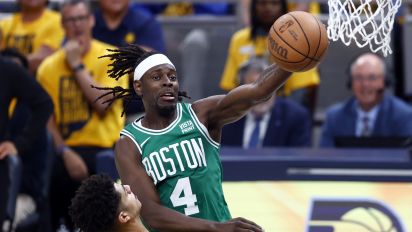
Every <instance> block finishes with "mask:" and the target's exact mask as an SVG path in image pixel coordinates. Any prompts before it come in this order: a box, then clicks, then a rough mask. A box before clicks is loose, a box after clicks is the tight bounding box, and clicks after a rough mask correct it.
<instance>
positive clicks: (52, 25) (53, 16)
mask: <svg viewBox="0 0 412 232" xmlns="http://www.w3.org/2000/svg"><path fill="white" fill-rule="evenodd" d="M17 2H18V3H19V7H20V11H19V12H18V13H15V14H13V15H12V16H11V17H9V18H6V19H4V20H2V21H0V31H1V34H2V37H3V39H2V41H1V44H0V48H7V47H9V48H16V49H17V50H18V51H20V52H21V53H23V54H24V55H25V56H26V57H27V59H28V61H29V70H30V71H31V72H32V73H35V71H36V70H37V68H38V66H39V65H40V63H41V62H42V61H43V59H44V58H46V57H47V56H49V55H50V54H52V53H53V52H54V51H55V50H56V49H57V48H59V46H60V44H61V42H62V40H63V36H64V33H63V30H62V28H61V26H60V15H59V14H58V13H56V12H53V11H51V10H49V9H47V2H48V1H47V0H35V1H33V0H18V1H17Z"/></svg>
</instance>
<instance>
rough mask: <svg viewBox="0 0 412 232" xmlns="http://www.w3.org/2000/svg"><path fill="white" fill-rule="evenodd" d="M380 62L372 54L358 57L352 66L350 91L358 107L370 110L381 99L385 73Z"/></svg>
mask: <svg viewBox="0 0 412 232" xmlns="http://www.w3.org/2000/svg"><path fill="white" fill-rule="evenodd" d="M383 65H384V64H383V63H382V60H381V59H380V58H378V57H376V56H375V55H373V54H367V55H364V56H362V57H360V58H359V59H358V60H357V61H355V63H354V64H353V65H352V69H351V74H352V75H351V78H352V91H353V94H354V95H355V97H356V99H357V101H358V103H359V105H360V106H361V107H362V108H363V109H364V110H370V109H371V108H373V107H374V106H376V105H377V104H379V102H380V101H381V99H382V95H383V91H384V88H385V71H384V66H383Z"/></svg>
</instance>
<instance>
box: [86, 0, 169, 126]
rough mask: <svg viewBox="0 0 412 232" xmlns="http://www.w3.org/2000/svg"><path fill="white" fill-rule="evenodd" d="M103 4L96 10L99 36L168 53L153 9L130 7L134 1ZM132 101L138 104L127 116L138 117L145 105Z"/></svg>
mask: <svg viewBox="0 0 412 232" xmlns="http://www.w3.org/2000/svg"><path fill="white" fill-rule="evenodd" d="M99 4H100V9H98V10H96V12H95V13H94V15H95V18H96V25H95V26H94V27H93V36H94V37H95V38H96V39H98V40H100V41H103V42H105V43H108V44H111V45H114V46H118V47H123V46H127V45H128V44H138V45H140V46H143V47H145V48H147V49H148V50H153V49H154V50H157V51H159V52H161V53H164V52H165V43H164V39H163V32H162V28H161V26H160V24H159V23H158V22H157V21H156V18H155V17H153V15H152V14H151V13H150V12H148V11H147V10H144V9H141V8H138V7H132V6H130V0H99ZM132 83H133V79H132V78H129V85H132ZM132 94H133V95H135V94H136V93H135V92H134V91H133V93H132ZM132 104H135V105H133V106H131V107H127V109H126V116H127V117H128V118H129V119H133V120H134V118H135V116H136V114H138V113H140V112H143V105H142V104H141V102H133V103H132Z"/></svg>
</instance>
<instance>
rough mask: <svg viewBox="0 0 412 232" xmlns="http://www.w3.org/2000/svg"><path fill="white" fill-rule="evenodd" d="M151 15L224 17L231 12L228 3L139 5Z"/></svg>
mask: <svg viewBox="0 0 412 232" xmlns="http://www.w3.org/2000/svg"><path fill="white" fill-rule="evenodd" d="M139 6H141V7H142V8H145V9H147V10H149V11H150V12H152V13H153V14H161V15H164V16H188V15H216V16H217V15H226V14H229V12H230V11H231V7H230V4H228V3H190V2H185V1H182V2H176V3H161V4H159V3H158V4H153V3H150V4H139Z"/></svg>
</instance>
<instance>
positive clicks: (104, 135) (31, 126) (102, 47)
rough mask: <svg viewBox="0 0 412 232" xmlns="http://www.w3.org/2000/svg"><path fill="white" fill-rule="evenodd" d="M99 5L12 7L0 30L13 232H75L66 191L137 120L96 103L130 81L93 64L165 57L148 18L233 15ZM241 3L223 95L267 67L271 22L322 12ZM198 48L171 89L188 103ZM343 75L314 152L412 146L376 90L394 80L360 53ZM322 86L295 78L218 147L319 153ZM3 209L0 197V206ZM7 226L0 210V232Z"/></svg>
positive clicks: (411, 132) (185, 52) (200, 39)
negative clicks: (127, 52)
mask: <svg viewBox="0 0 412 232" xmlns="http://www.w3.org/2000/svg"><path fill="white" fill-rule="evenodd" d="M97 3H98V4H97V5H95V6H94V7H93V6H91V5H90V4H89V3H88V2H87V1H85V0H64V1H62V4H61V5H60V8H59V11H54V10H51V9H50V8H49V4H50V3H49V1H48V0H17V2H16V6H17V8H16V9H17V11H15V12H14V13H12V14H11V15H10V16H9V17H6V18H3V19H1V20H0V49H1V51H0V81H1V84H0V102H1V103H0V176H1V175H3V174H2V167H3V166H4V163H5V162H6V160H7V159H8V157H10V156H15V157H18V158H19V159H20V160H21V163H22V165H23V174H22V181H21V183H20V193H19V197H18V199H17V206H16V214H15V215H11V216H10V215H8V216H9V217H11V218H12V219H13V224H12V225H11V227H13V228H17V231H46V232H48V231H53V232H54V231H61V232H63V231H64V229H66V230H72V229H74V228H73V223H72V220H71V218H70V217H69V214H68V207H69V205H70V202H71V199H72V198H73V196H74V195H75V191H76V190H77V189H78V188H79V186H80V184H81V181H83V180H85V179H86V178H87V177H89V176H90V175H93V174H96V173H100V172H103V171H102V170H99V168H98V165H97V163H98V162H99V157H101V156H103V155H109V156H111V155H112V153H113V150H112V149H113V146H114V143H115V141H116V140H117V139H118V138H119V132H120V131H121V129H122V128H123V127H124V125H125V122H126V120H128V121H132V120H133V119H135V117H136V116H137V115H138V114H139V113H141V112H142V111H143V108H142V107H143V106H142V104H141V103H140V102H132V103H131V104H126V103H123V102H122V101H117V102H115V103H113V104H111V103H110V102H108V101H106V100H107V99H108V98H110V97H111V93H110V92H109V91H108V90H106V89H105V88H106V87H114V86H120V87H122V88H124V89H126V88H128V87H129V86H132V85H133V76H132V75H130V76H129V79H127V78H120V79H119V80H115V79H113V78H110V77H109V76H108V74H107V71H108V70H109V69H110V66H109V62H110V60H109V59H104V58H100V57H102V56H105V55H106V54H107V50H106V49H113V48H115V47H122V46H125V45H127V44H138V45H140V46H142V47H143V48H144V49H145V50H154V51H158V52H161V53H165V54H167V53H168V51H167V46H166V44H167V41H166V39H165V36H164V31H163V30H162V26H161V24H160V23H159V22H158V21H157V18H156V16H157V15H163V16H167V17H176V16H185V15H204V14H207V15H214V16H215V17H219V16H222V15H227V14H233V12H235V11H236V7H237V6H233V3H187V2H183V3H168V4H160V3H157V4H138V3H136V2H135V1H132V0H116V1H115V0H98V1H97ZM239 4H242V8H241V9H242V10H241V19H242V22H241V25H242V28H240V29H239V30H238V31H237V32H235V33H234V34H233V35H232V36H231V39H230V45H229V47H228V48H227V58H226V63H225V66H224V70H223V71H222V73H221V80H220V84H219V87H220V88H221V89H222V91H231V90H232V89H233V88H235V87H237V86H239V85H243V84H249V83H252V82H254V81H255V80H257V78H258V77H259V74H261V73H262V71H263V70H264V69H265V68H266V67H267V66H268V65H269V64H271V63H272V62H273V61H272V60H271V57H270V55H269V53H268V51H267V35H268V32H269V29H270V26H271V25H272V23H273V22H274V21H275V20H276V19H277V18H278V17H280V16H281V15H283V14H285V13H286V12H288V11H290V10H306V11H309V12H311V13H314V14H316V13H319V12H320V9H321V8H320V5H319V4H318V3H308V4H297V5H296V4H291V3H288V2H287V0H242V1H241V2H240V3H239ZM0 8H2V7H1V3H0ZM208 46H213V45H210V43H209V41H208V38H207V32H205V31H204V30H201V29H198V28H194V30H192V31H191V32H189V33H188V35H187V37H186V38H185V40H184V41H182V43H181V44H180V48H181V52H182V60H183V61H184V62H183V64H184V65H183V67H182V70H181V73H182V76H183V77H184V79H183V80H181V82H182V85H183V86H185V87H186V88H187V89H185V90H188V91H189V96H191V97H192V100H197V99H200V98H202V97H205V96H203V94H202V89H203V88H204V86H201V85H200V84H199V83H203V82H202V81H201V79H203V78H207V76H206V75H205V72H204V70H205V66H204V63H205V62H206V61H205V59H206V58H207V53H206V52H207V50H208ZM342 65H344V66H347V67H348V68H347V69H348V76H349V77H348V78H349V79H348V88H349V89H350V90H351V92H352V94H353V96H352V97H351V98H350V99H348V100H346V101H343V102H340V103H337V104H336V105H333V106H331V107H330V108H329V109H327V110H326V118H325V121H324V123H323V125H322V128H321V138H320V144H319V146H321V147H334V146H335V138H336V137H341V136H346V137H350V136H351V137H370V136H381V137H409V136H412V121H411V118H412V106H410V105H409V104H408V103H406V102H403V100H401V99H400V98H397V97H395V96H393V95H392V94H390V93H388V91H386V88H387V87H388V86H389V85H390V82H391V79H393V77H390V76H391V75H390V73H389V70H390V69H389V68H388V67H387V64H386V62H385V60H384V59H383V58H382V57H380V56H378V55H376V54H372V53H364V54H361V55H359V56H357V57H355V58H354V60H353V62H351V63H349V64H342ZM178 72H179V70H178ZM124 75H128V73H125V74H124ZM192 76H193V79H191V77H192ZM194 77H196V78H198V79H195V78H194ZM179 81H180V80H179ZM321 84H322V82H321V76H320V72H319V70H318V68H314V69H312V70H309V71H307V72H301V73H294V74H293V75H292V77H291V78H290V79H289V80H288V81H287V82H286V84H285V85H284V86H283V87H282V88H281V89H280V90H279V91H278V93H277V95H276V96H273V97H272V98H271V99H269V100H268V101H266V102H263V103H261V104H259V105H257V106H256V107H254V108H253V109H252V110H250V112H248V113H247V115H246V116H245V117H243V118H242V119H240V120H239V121H237V122H236V123H233V124H230V125H228V126H226V127H225V128H224V129H223V135H222V139H221V146H222V147H225V146H234V147H243V148H245V149H248V148H262V147H313V146H317V145H318V144H313V139H312V131H313V123H312V121H313V114H314V111H315V109H316V96H317V95H316V94H317V89H318V87H319V85H321ZM342 88H345V86H342ZM104 93H107V95H105V96H103V97H101V98H99V97H100V96H101V95H102V94H104ZM128 94H134V95H135V93H134V92H131V93H128ZM123 112H125V116H124V117H121V115H123ZM3 171H4V170H3ZM3 179H4V178H3ZM3 179H0V181H7V180H3ZM96 181H97V180H96ZM108 184H109V185H113V183H112V182H108ZM7 185H8V184H5V185H3V183H0V186H7ZM86 188H87V187H83V190H82V191H86V190H87V189H86ZM114 188H115V189H116V191H117V192H122V191H125V190H123V189H121V188H120V187H119V186H117V185H115V187H114ZM1 191H6V188H3V187H1V188H0V198H3V196H4V194H2V193H1ZM4 204H5V202H4V201H3V199H0V206H1V207H2V206H4ZM77 207H81V206H77ZM0 210H2V208H0ZM77 210H81V209H77ZM35 213H37V217H38V218H36V219H35V218H33V216H32V215H33V214H35ZM5 218H7V215H4V214H3V212H0V230H1V227H2V224H3V220H4V219H5ZM39 218H40V219H39ZM134 219H135V218H134ZM139 225H140V224H139ZM19 226H20V227H19ZM33 227H34V228H36V230H32V229H33ZM19 229H20V230H19ZM29 229H30V230H29Z"/></svg>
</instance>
